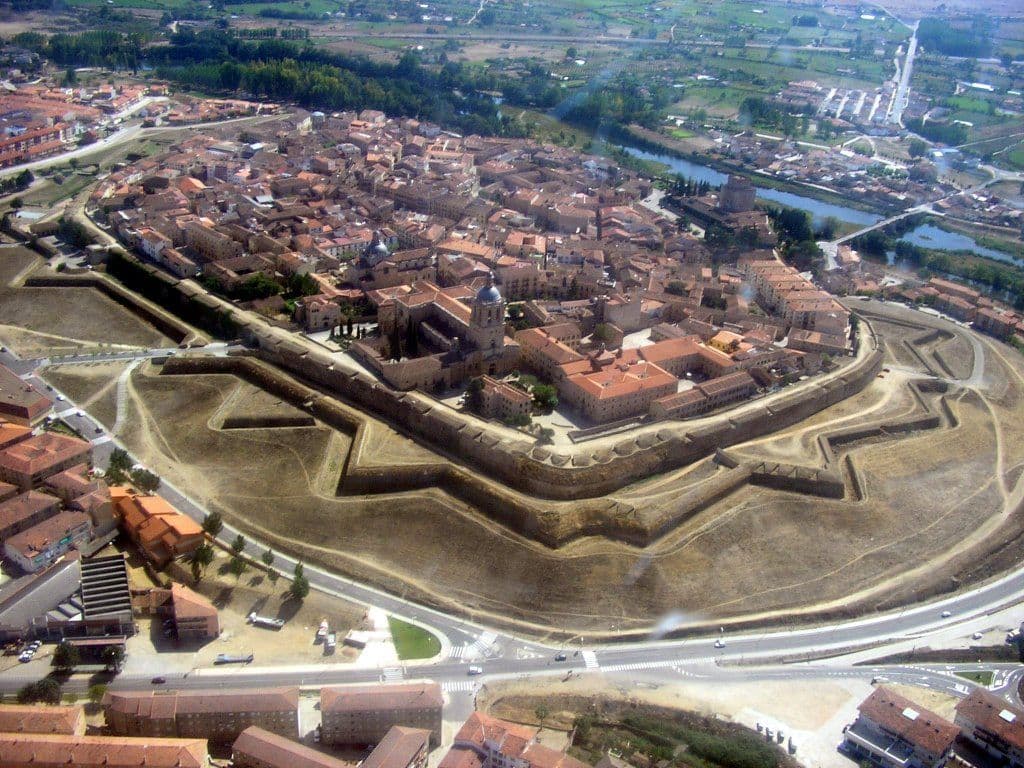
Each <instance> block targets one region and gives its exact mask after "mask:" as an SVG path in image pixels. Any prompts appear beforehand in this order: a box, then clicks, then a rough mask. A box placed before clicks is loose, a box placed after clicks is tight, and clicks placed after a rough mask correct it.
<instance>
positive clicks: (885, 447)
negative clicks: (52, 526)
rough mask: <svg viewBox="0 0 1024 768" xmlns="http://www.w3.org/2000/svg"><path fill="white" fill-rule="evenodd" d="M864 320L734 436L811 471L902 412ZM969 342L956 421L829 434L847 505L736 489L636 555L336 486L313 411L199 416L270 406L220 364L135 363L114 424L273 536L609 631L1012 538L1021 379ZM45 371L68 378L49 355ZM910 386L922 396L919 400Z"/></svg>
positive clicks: (657, 499) (146, 452) (844, 584)
mask: <svg viewBox="0 0 1024 768" xmlns="http://www.w3.org/2000/svg"><path fill="white" fill-rule="evenodd" d="M910 314H911V316H916V315H915V314H914V313H910ZM880 333H883V335H884V336H885V343H886V348H887V349H892V350H895V352H894V353H893V356H892V359H891V360H890V361H889V363H887V364H888V365H891V366H892V370H891V371H890V372H889V373H886V374H884V375H883V378H880V379H877V380H876V381H875V382H874V383H873V384H872V385H870V386H869V387H868V388H867V389H865V390H864V391H863V392H862V393H860V394H858V395H856V396H854V397H852V398H850V399H848V400H847V401H844V402H842V403H839V404H837V405H836V406H833V407H831V408H829V409H826V410H825V411H823V412H821V413H819V414H817V415H815V416H814V417H812V418H809V419H808V420H806V421H805V422H802V423H801V424H798V425H796V426H794V427H792V428H789V429H786V430H782V431H781V432H780V433H777V434H775V435H772V436H769V437H766V438H761V439H758V440H753V441H751V442H750V443H747V444H744V445H740V446H737V447H736V448H735V449H733V450H734V451H735V452H736V453H738V454H740V455H742V456H744V457H757V456H763V457H767V458H777V459H782V460H788V461H793V462H796V463H802V464H804V465H808V466H820V464H821V461H822V456H821V454H820V450H819V449H818V447H817V445H816V437H817V435H819V434H820V433H821V432H822V431H827V430H831V429H834V428H837V427H847V426H852V425H856V424H861V423H865V422H874V421H877V420H880V419H888V418H901V417H904V416H908V415H913V414H915V413H917V412H919V411H920V406H919V405H917V403H916V401H914V400H913V398H911V397H910V395H909V390H908V389H907V386H906V382H907V381H908V380H909V379H910V378H912V377H914V376H921V375H925V374H926V371H925V369H924V366H923V365H922V363H921V362H920V360H918V359H917V358H916V357H914V356H913V354H911V353H910V352H909V351H907V354H906V355H905V356H904V355H902V354H899V350H904V349H905V345H903V344H902V342H903V341H904V340H905V339H911V338H917V337H919V336H920V335H921V334H922V331H921V330H920V329H916V330H915V329H908V328H903V327H901V326H898V325H895V324H887V325H885V327H884V328H882V327H881V325H880ZM982 344H983V345H984V349H985V350H986V355H985V379H986V383H985V385H984V386H983V387H982V388H980V392H979V391H975V390H973V389H970V390H959V389H957V390H956V391H955V392H954V393H951V394H950V395H949V397H948V400H949V405H950V409H951V410H952V412H953V413H954V415H955V417H956V418H957V420H958V424H957V426H955V427H950V426H948V425H947V426H943V427H940V428H939V429H938V430H931V431H925V432H914V433H910V434H909V435H907V436H889V437H882V438H876V439H871V440H867V441H865V442H862V443H855V444H852V445H850V446H848V447H846V448H844V449H843V451H842V453H843V455H845V454H847V453H848V454H849V455H851V456H852V457H853V458H854V460H855V462H856V463H857V465H858V466H859V467H860V468H861V472H862V473H863V475H864V477H865V492H866V497H865V498H864V499H863V500H862V501H855V500H852V499H850V498H847V499H844V500H831V499H821V498H815V497H810V496H805V495H801V494H796V493H789V492H784V491H777V490H770V489H765V488H761V487H756V486H741V487H740V489H739V490H737V491H736V492H734V493H732V494H731V495H729V496H727V497H726V498H724V499H722V500H721V501H719V502H718V503H716V504H713V505H712V506H710V507H708V508H707V509H705V510H703V511H701V512H700V513H698V514H696V515H694V516H693V517H692V518H691V519H689V520H687V521H685V522H683V523H682V524H681V525H680V526H679V527H677V528H676V529H674V530H672V531H671V532H669V533H668V534H666V535H665V536H663V537H662V538H661V539H659V540H657V541H656V542H655V543H653V544H652V545H650V546H648V547H646V548H645V549H642V550H641V549H637V548H635V547H630V546H627V545H625V544H621V543H618V542H613V541H609V540H606V539H604V538H595V537H590V538H583V539H578V540H576V541H574V542H572V543H570V544H568V545H566V546H564V547H562V548H561V549H558V550H551V549H547V548H545V547H543V546H541V545H539V544H536V543H535V542H532V541H530V540H527V539H525V538H523V537H521V536H519V535H516V534H514V533H512V532H511V531H509V530H508V529H506V528H504V527H503V526H501V525H499V524H497V523H495V522H494V521H493V520H491V519H490V518H488V517H486V516H484V515H481V514H479V513H478V511H477V510H476V509H474V508H473V507H471V506H470V505H468V504H466V503H465V502H463V501H461V500H459V499H456V498H454V497H452V496H450V495H448V494H447V493H445V492H443V491H441V490H438V489H430V490H424V491H417V492H404V493H393V494H381V495H377V496H371V497H365V496H341V497H337V496H335V495H334V493H333V489H334V488H335V487H336V484H337V478H338V477H339V472H340V471H341V466H342V465H343V464H344V462H345V460H346V456H347V453H348V451H349V447H350V445H351V440H350V437H349V436H348V435H345V434H342V433H339V432H335V431H333V430H330V429H328V428H326V427H324V426H320V425H317V426H314V427H299V428H278V429H272V430H271V429H231V430H220V429H217V427H216V425H217V424H218V423H219V420H222V419H223V414H224V413H225V412H226V411H227V410H235V409H237V408H238V407H240V406H239V404H240V403H244V404H245V412H246V415H258V414H259V413H273V412H274V409H276V408H280V407H281V404H280V403H279V402H278V401H277V400H276V399H275V398H273V397H271V396H269V395H263V396H259V397H254V396H252V393H253V390H252V388H251V385H248V384H244V383H242V382H240V381H239V380H238V379H236V378H234V377H232V376H226V375H217V376H212V375H207V376H159V375H157V370H158V369H157V368H155V367H153V366H150V365H149V364H146V365H144V366H142V367H141V368H139V369H138V370H135V371H134V372H133V373H132V375H131V378H130V379H129V385H128V387H127V395H128V398H129V401H128V404H127V405H128V408H127V414H128V419H127V423H126V425H125V428H124V430H123V433H122V434H121V435H120V437H121V438H122V439H123V440H125V441H126V442H127V444H128V445H129V447H130V448H131V449H132V450H133V451H134V452H135V453H136V454H137V455H138V456H139V457H140V459H141V460H143V461H144V462H145V463H146V464H147V465H149V466H152V467H153V468H154V470H155V471H157V472H158V473H159V474H162V475H165V476H167V477H168V478H169V479H171V480H172V481H173V482H174V483H175V484H176V485H179V486H180V487H181V488H182V489H183V490H185V491H186V492H187V493H189V494H190V495H192V496H194V497H195V498H197V499H198V500H201V501H203V502H205V503H206V504H208V505H209V506H210V507H211V508H214V509H220V510H222V511H223V513H224V514H225V515H226V516H228V517H229V518H231V519H232V520H233V521H234V522H236V523H238V524H239V525H240V526H241V527H242V528H243V529H245V530H247V531H248V532H250V533H251V534H252V535H253V536H259V537H261V538H265V539H266V540H268V541H269V542H271V543H272V545H273V546H275V547H276V548H279V549H287V550H289V551H291V552H293V553H295V554H298V555H300V556H302V557H304V558H307V559H309V560H311V561H312V560H316V561H319V562H321V563H323V564H325V565H327V566H328V567H332V568H335V569H337V570H339V571H342V572H345V573H352V574H356V575H358V576H359V577H360V578H364V579H368V580H370V581H372V582H374V583H378V584H381V585H383V586H385V587H387V588H390V589H392V590H394V591H398V592H404V593H406V594H414V595H418V596H419V597H420V599H427V600H431V601H433V602H438V603H444V604H452V603H456V604H459V605H461V606H463V607H465V608H466V609H468V610H470V611H473V612H478V613H485V614H490V615H491V616H492V617H493V616H501V617H514V618H516V619H521V620H525V621H532V622H537V623H541V624H546V625H548V626H551V627H553V628H560V629H567V630H569V629H581V628H582V629H594V628H603V629H609V628H615V629H627V628H632V627H640V626H648V625H649V624H650V622H651V621H652V620H653V619H654V618H656V617H658V616H660V615H662V614H666V613H668V612H675V611H681V612H683V613H684V614H685V615H686V616H689V617H692V618H694V619H697V618H701V617H710V616H713V617H715V618H716V619H717V618H723V617H724V618H728V617H730V616H738V615H740V614H749V613H762V612H770V611H778V610H782V609H795V608H800V607H803V606H806V605H808V604H810V603H814V604H822V603H826V604H827V603H830V602H836V603H837V604H839V603H842V602H843V601H844V598H845V596H847V595H856V594H858V593H867V592H868V591H870V590H872V589H878V588H880V587H886V588H889V587H895V586H897V585H906V584H909V583H912V580H910V579H908V578H907V574H908V573H914V574H915V576H917V577H924V576H927V578H929V579H932V580H934V581H942V580H943V579H945V580H946V581H947V582H948V580H949V578H950V577H952V576H953V575H954V574H955V573H957V571H956V568H957V564H956V562H955V561H954V557H955V556H959V555H961V554H962V553H963V552H965V551H966V547H968V546H970V545H974V544H978V543H982V542H983V541H984V540H985V539H986V538H988V539H990V540H1002V539H1004V538H1005V537H1007V536H1011V535H1012V534H1013V532H1014V531H1016V530H1018V529H1019V528H1020V527H1021V524H1022V521H1021V520H1020V519H1019V518H1020V515H1019V514H1018V515H1012V514H1011V515H1007V514H1006V513H1005V512H1004V511H1003V510H1004V509H1014V508H1016V506H1018V505H1019V503H1020V489H1019V488H1018V487H1017V480H1018V477H1019V475H1020V470H1021V467H1022V466H1024V440H1022V439H1021V438H1022V437H1024V435H1022V434H1021V431H1022V430H1024V426H1022V425H1020V424H1019V423H1018V422H1019V417H1017V416H1015V414H1019V402H1020V398H1021V388H1022V386H1024V378H1022V376H1021V373H1020V369H1021V367H1022V366H1021V361H1020V360H1019V359H1017V358H1015V357H1011V355H1013V354H1014V353H1012V352H1011V351H1010V350H1008V349H1007V348H1006V347H1003V346H1002V345H999V344H997V343H995V342H991V341H988V340H984V341H982ZM934 346H935V347H936V348H939V349H941V350H942V353H943V355H944V356H945V358H946V359H947V361H948V362H949V363H951V366H952V367H954V369H955V370H956V371H957V372H958V373H964V372H969V370H970V367H971V364H972V361H973V353H971V351H970V345H968V344H966V343H964V342H961V341H955V340H954V341H953V342H952V343H949V342H941V343H938V342H937V343H936V344H935V345H934ZM927 352H928V348H926V349H925V350H924V354H926V355H927ZM897 355H899V356H898V358H897ZM61 370H63V371H64V373H62V374H60V375H63V376H64V377H65V379H67V377H68V376H69V373H68V372H67V367H64V368H62V369H61ZM106 375H107V376H108V380H109V378H110V377H113V376H115V375H116V374H115V372H114V371H113V370H111V371H109V372H108V373H107V374H106ZM89 386H90V387H92V389H90V388H89V387H86V386H85V385H84V384H83V385H82V387H83V391H85V392H87V393H88V392H93V393H95V392H97V391H101V390H103V384H102V382H93V383H92V384H91V385H89ZM105 391H106V392H108V393H109V391H110V390H109V389H107V390H105ZM92 396H95V395H92ZM926 399H927V400H928V402H930V403H933V404H935V403H937V402H938V396H937V395H927V398H926ZM364 430H368V439H367V441H366V444H365V445H364V446H363V451H362V454H361V455H360V457H359V458H358V461H359V462H360V464H361V465H374V464H376V465H385V464H388V463H390V464H395V463H405V464H417V463H434V462H437V461H438V458H437V457H436V456H435V455H434V454H432V453H431V452H430V451H429V450H427V449H426V448H423V447H421V446H419V445H416V444H415V443H412V442H410V441H409V440H407V439H405V438H403V437H401V436H399V435H397V434H396V433H394V432H393V431H392V430H390V429H389V428H387V427H386V426H384V425H381V424H379V423H377V422H373V421H372V420H371V421H369V422H368V425H367V427H364ZM325 459H326V461H325ZM350 460H354V459H350ZM728 471H729V470H726V469H724V468H720V467H718V466H717V465H715V464H713V463H712V462H711V461H704V462H700V463H698V464H696V465H694V466H692V467H689V468H687V469H684V470H680V471H677V472H675V473H669V474H666V475H664V476H660V477H656V478H651V479H649V480H647V481H645V482H643V483H638V484H636V485H634V486H630V487H627V488H624V489H622V490H621V491H620V492H618V493H616V494H613V495H612V496H611V497H610V498H612V499H616V500H622V501H625V502H629V503H632V504H634V505H637V506H638V507H640V508H641V509H644V510H645V514H661V513H665V512H668V511H671V508H672V505H673V504H676V503H678V498H679V495H680V493H681V492H683V491H685V490H688V489H691V488H695V487H697V486H698V485H699V484H700V483H704V482H708V481H709V480H711V479H714V478H715V477H717V476H719V475H720V474H721V473H723V472H728ZM538 503H543V504H545V505H548V506H551V507H552V508H561V509H564V508H566V507H564V506H561V507H560V506H559V505H558V504H555V503H548V502H538Z"/></svg>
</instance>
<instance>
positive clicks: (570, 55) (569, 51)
mask: <svg viewBox="0 0 1024 768" xmlns="http://www.w3.org/2000/svg"><path fill="white" fill-rule="evenodd" d="M565 58H567V59H575V58H578V55H577V53H576V49H575V48H571V47H570V48H566V49H565Z"/></svg>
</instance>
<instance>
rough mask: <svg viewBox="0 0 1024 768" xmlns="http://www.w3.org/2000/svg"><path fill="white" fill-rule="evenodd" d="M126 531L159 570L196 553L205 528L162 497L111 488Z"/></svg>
mask: <svg viewBox="0 0 1024 768" xmlns="http://www.w3.org/2000/svg"><path fill="white" fill-rule="evenodd" d="M110 496H111V500H112V501H113V504H114V512H115V515H116V517H117V519H118V523H119V525H120V526H121V528H122V530H124V531H125V533H127V534H128V537H129V538H130V539H131V540H132V541H133V542H135V544H136V545H137V546H138V547H139V548H140V549H141V550H142V552H143V554H144V555H145V556H146V558H147V559H149V560H150V561H151V562H152V563H153V564H154V565H156V566H157V567H163V566H164V565H166V564H167V563H168V562H170V561H171V560H172V559H174V558H176V557H179V556H181V555H186V554H188V553H189V552H192V551H194V550H195V549H196V548H197V547H198V546H199V545H200V544H202V543H203V537H204V534H203V529H202V526H200V525H199V523H197V522H196V521H195V520H193V519H192V518H190V517H187V516H185V515H183V514H181V513H180V512H178V510H176V509H175V508H174V507H172V506H171V505H170V504H168V503H167V502H166V501H165V500H164V499H162V498H161V497H160V496H147V495H143V494H138V493H134V492H132V491H130V490H129V489H127V488H122V487H117V486H115V487H114V488H111V489H110Z"/></svg>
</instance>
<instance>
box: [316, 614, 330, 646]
mask: <svg viewBox="0 0 1024 768" xmlns="http://www.w3.org/2000/svg"><path fill="white" fill-rule="evenodd" d="M328 632H330V627H329V626H328V624H327V619H323V620H322V621H321V622H320V627H319V628H318V629H317V631H316V642H317V643H322V642H324V641H325V640H326V639H327V633H328Z"/></svg>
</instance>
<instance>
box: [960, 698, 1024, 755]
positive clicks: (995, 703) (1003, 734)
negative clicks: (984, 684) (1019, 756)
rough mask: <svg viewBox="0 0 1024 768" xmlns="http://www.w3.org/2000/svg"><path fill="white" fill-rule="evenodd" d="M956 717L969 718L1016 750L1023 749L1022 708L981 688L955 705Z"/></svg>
mask: <svg viewBox="0 0 1024 768" xmlns="http://www.w3.org/2000/svg"><path fill="white" fill-rule="evenodd" d="M956 714H957V717H958V718H959V717H963V718H966V719H967V720H970V721H971V722H972V723H974V724H975V726H978V727H980V728H983V729H984V730H986V731H989V732H990V733H994V734H996V735H997V736H998V737H999V738H1001V739H1002V740H1003V741H1005V742H1006V743H1007V744H1009V745H1010V746H1011V747H1014V748H1016V749H1018V750H1024V710H1022V709H1020V708H1019V707H1015V706H1013V705H1012V704H1009V703H1008V702H1006V701H1004V700H1003V699H1001V698H999V697H998V696H994V695H992V694H991V693H989V692H988V691H985V690H982V689H981V688H975V689H974V690H973V691H972V692H971V695H970V696H968V697H967V698H966V699H963V700H962V701H960V702H959V703H958V704H957V705H956Z"/></svg>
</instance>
